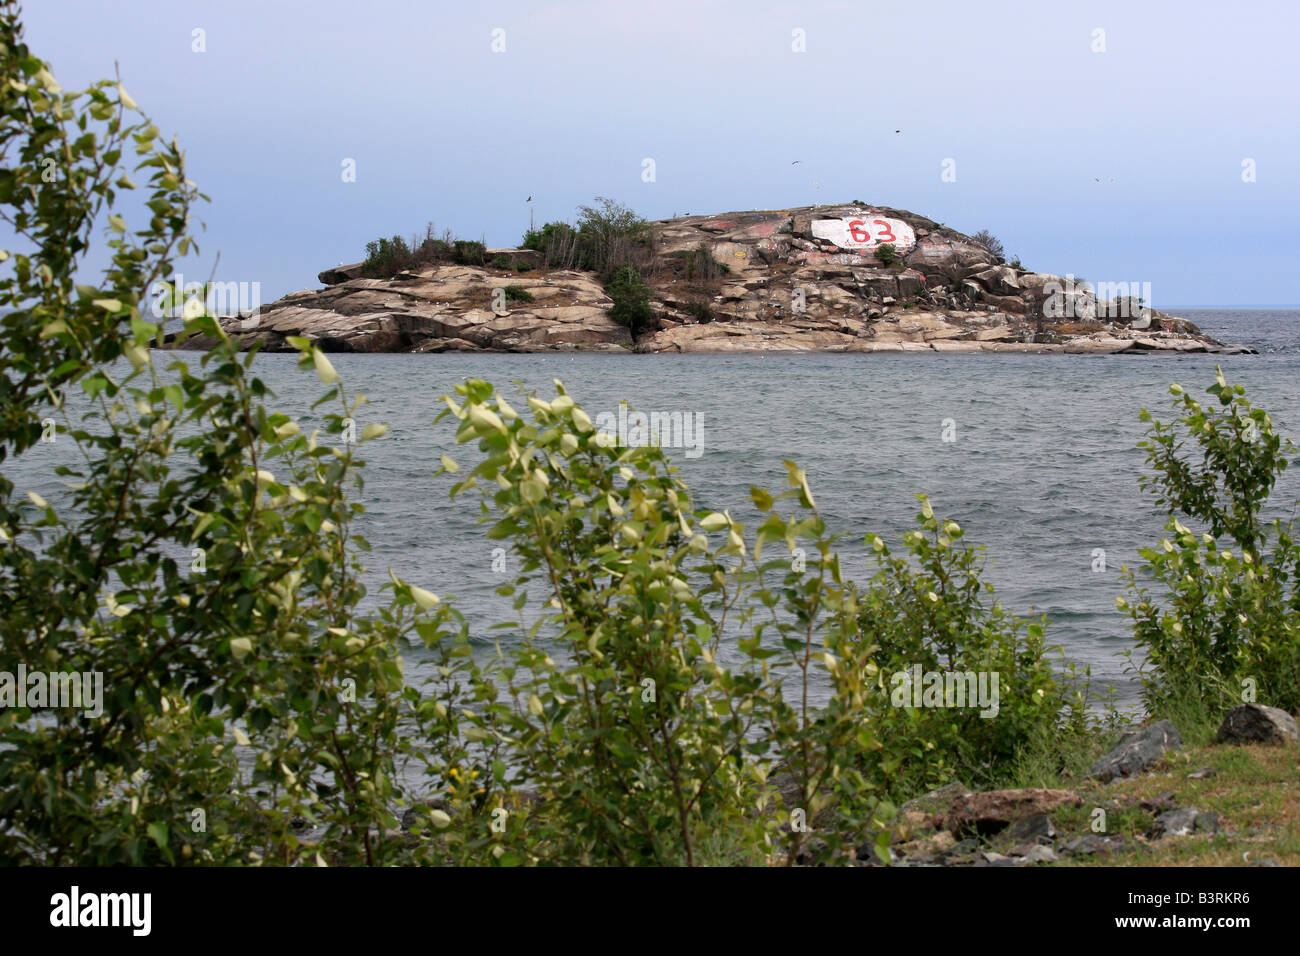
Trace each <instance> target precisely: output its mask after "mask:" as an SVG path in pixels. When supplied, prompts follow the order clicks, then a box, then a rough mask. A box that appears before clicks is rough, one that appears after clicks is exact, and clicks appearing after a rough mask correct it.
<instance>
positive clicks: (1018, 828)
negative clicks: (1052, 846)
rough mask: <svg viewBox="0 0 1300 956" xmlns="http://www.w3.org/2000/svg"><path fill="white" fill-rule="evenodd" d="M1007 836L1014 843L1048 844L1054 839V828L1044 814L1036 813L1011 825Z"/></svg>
mask: <svg viewBox="0 0 1300 956" xmlns="http://www.w3.org/2000/svg"><path fill="white" fill-rule="evenodd" d="M1007 836H1008V837H1009V838H1010V839H1011V840H1013V841H1014V842H1016V843H1050V842H1051V841H1052V840H1053V839H1055V838H1056V827H1055V826H1053V825H1052V818H1051V817H1049V816H1048V815H1047V814H1046V813H1036V814H1034V815H1033V816H1032V817H1025V818H1023V819H1020V820H1017V821H1015V822H1014V823H1012V824H1011V826H1010V827H1009V828H1008V829H1007Z"/></svg>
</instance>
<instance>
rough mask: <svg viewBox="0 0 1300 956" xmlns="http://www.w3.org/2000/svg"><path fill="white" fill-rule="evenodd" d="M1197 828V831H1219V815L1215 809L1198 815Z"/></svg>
mask: <svg viewBox="0 0 1300 956" xmlns="http://www.w3.org/2000/svg"><path fill="white" fill-rule="evenodd" d="M1195 830H1196V832H1197V833H1218V832H1219V815H1218V814H1217V813H1215V812H1214V811H1209V812H1207V813H1198V814H1197V815H1196V827H1195Z"/></svg>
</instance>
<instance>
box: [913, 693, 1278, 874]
mask: <svg viewBox="0 0 1300 956" xmlns="http://www.w3.org/2000/svg"><path fill="white" fill-rule="evenodd" d="M894 840H895V842H894V845H893V846H892V848H891V855H892V857H893V859H892V860H891V862H892V863H893V864H894V865H895V866H1032V865H1038V864H1061V865H1102V866H1156V865H1182V866H1191V865H1197V866H1243V865H1245V866H1296V865H1300V745H1297V734H1296V722H1295V719H1294V718H1293V717H1291V716H1290V715H1288V714H1286V713H1285V712H1283V711H1279V710H1275V709H1273V708H1266V707H1258V706H1256V705H1244V706H1242V707H1238V708H1236V709H1234V711H1232V713H1231V714H1229V716H1228V718H1227V719H1225V721H1224V725H1223V727H1222V728H1221V729H1220V732H1219V739H1218V740H1217V741H1216V742H1215V743H1214V744H1213V745H1211V746H1207V747H1197V748H1186V749H1184V748H1183V747H1182V744H1181V741H1179V739H1178V734H1177V731H1175V730H1174V728H1173V726H1172V725H1171V724H1170V723H1169V722H1168V721H1158V722H1156V723H1153V724H1151V725H1149V726H1147V727H1144V728H1141V729H1139V730H1138V731H1135V732H1133V733H1131V734H1129V735H1127V736H1126V737H1125V738H1124V739H1122V740H1121V742H1120V744H1119V745H1118V746H1117V747H1116V748H1115V749H1114V750H1112V751H1111V752H1110V753H1108V754H1106V755H1105V756H1103V757H1102V758H1101V759H1099V760H1098V761H1097V763H1096V764H1095V765H1094V766H1093V768H1092V769H1091V771H1090V772H1089V774H1088V775H1087V778H1086V779H1085V780H1083V781H1080V782H1079V784H1077V785H1075V786H1073V787H1072V788H1070V789H1056V788H1037V789H1025V790H1002V791H993V792H986V793H976V794H972V793H968V792H966V790H965V788H964V787H963V786H962V785H961V784H959V783H955V784H951V785H949V786H948V787H945V788H943V789H941V790H936V791H934V792H933V793H930V794H926V795H925V796H924V797H921V798H919V799H917V800H913V801H911V802H910V803H908V804H905V805H904V806H903V807H902V812H901V818H900V825H899V826H898V828H897V830H896V832H895V834H894Z"/></svg>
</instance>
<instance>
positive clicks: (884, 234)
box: [849, 219, 898, 242]
mask: <svg viewBox="0 0 1300 956" xmlns="http://www.w3.org/2000/svg"><path fill="white" fill-rule="evenodd" d="M871 224H872V225H873V226H879V227H880V231H879V232H878V233H877V235H876V241H877V242H897V241H898V237H897V236H895V235H894V230H893V229H891V228H890V227H889V222H888V221H887V220H884V219H873V220H871ZM864 225H865V224H864V223H863V221H862V220H861V219H854V220H853V221H852V222H850V223H849V235H850V236H852V237H853V241H854V242H870V241H871V230H869V229H866V228H863V227H864Z"/></svg>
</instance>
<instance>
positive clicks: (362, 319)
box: [176, 204, 1239, 355]
mask: <svg viewBox="0 0 1300 956" xmlns="http://www.w3.org/2000/svg"><path fill="white" fill-rule="evenodd" d="M651 227H652V228H651V232H652V235H653V242H652V245H651V252H650V265H649V266H648V267H647V268H646V269H645V270H644V272H645V274H646V281H647V283H648V284H649V286H650V287H651V289H652V299H651V305H652V307H653V309H654V311H655V313H656V316H657V320H658V321H657V324H658V328H657V329H655V330H653V331H650V332H647V333H646V334H643V335H642V336H641V337H640V338H639V339H637V340H635V341H634V340H633V338H632V336H631V335H630V334H629V332H628V330H627V329H625V328H623V327H621V326H619V325H618V324H616V323H615V322H614V321H613V320H611V319H610V318H609V317H608V315H607V314H606V310H607V309H608V308H609V307H610V306H611V305H612V302H611V300H610V299H609V298H608V297H607V296H606V295H605V292H604V290H603V288H602V286H601V285H600V282H599V281H598V278H597V277H596V276H595V275H594V274H592V273H584V272H570V271H559V270H550V269H546V268H544V264H543V263H542V261H541V254H540V253H536V252H532V251H530V250H515V249H490V250H488V251H487V252H488V259H487V261H488V262H490V263H493V264H492V265H484V266H467V265H452V264H434V265H430V266H428V267H427V268H422V269H419V270H417V271H415V272H406V273H401V274H399V275H398V276H396V277H395V278H392V279H370V278H365V277H364V275H363V269H362V266H361V264H353V265H346V266H338V267H336V268H333V269H326V270H324V271H322V272H321V273H320V276H319V278H320V281H321V282H322V283H323V284H324V285H325V288H324V289H320V290H315V291H303V292H294V293H291V294H290V295H287V296H285V297H284V298H282V299H280V300H278V301H276V302H273V303H271V304H270V305H266V306H263V307H262V308H261V309H260V310H259V311H258V312H256V313H245V314H241V315H240V316H235V317H231V318H228V319H225V320H223V327H224V328H225V329H226V331H227V332H228V333H229V334H231V335H237V336H239V337H240V338H241V340H242V341H243V342H244V343H246V344H250V345H251V344H254V343H258V344H260V345H261V347H262V348H263V349H265V350H272V351H274V350H283V349H288V348H289V346H288V345H287V344H286V343H285V338H286V336H290V335H300V336H303V337H305V338H307V339H310V340H312V341H315V342H317V343H318V344H319V345H320V347H321V348H322V349H324V350H326V351H356V352H398V351H407V352H429V351H446V350H459V351H479V350H488V351H524V352H528V351H546V350H566V349H570V350H572V349H582V350H617V351H624V350H635V351H641V352H745V351H777V352H925V353H933V352H1005V351H1018V352H1067V353H1079V354H1115V353H1124V354H1134V355H1141V354H1150V353H1152V352H1164V353H1184V352H1206V351H1220V350H1223V349H1224V348H1225V347H1224V346H1223V345H1222V344H1221V343H1219V342H1216V341H1214V340H1213V339H1210V338H1208V337H1206V336H1204V335H1201V334H1200V333H1199V330H1198V329H1197V328H1196V327H1195V326H1194V325H1192V324H1191V323H1189V322H1187V321H1185V320H1183V319H1177V318H1173V317H1171V316H1167V315H1164V314H1162V313H1159V312H1155V311H1154V310H1143V309H1142V308H1141V307H1140V305H1138V304H1137V300H1136V299H1135V298H1134V297H1133V295H1132V292H1133V291H1134V290H1130V289H1129V288H1128V286H1127V284H1125V283H1116V284H1113V286H1114V287H1112V286H1107V287H1105V289H1103V291H1104V292H1107V293H1114V295H1111V296H1110V297H1109V298H1108V299H1107V300H1105V301H1101V302H1099V301H1098V298H1097V294H1096V293H1095V292H1094V291H1093V290H1091V289H1090V288H1089V287H1087V285H1086V284H1078V283H1074V282H1073V281H1072V280H1071V279H1070V278H1069V277H1062V276H1056V275H1049V274H1045V273H1034V272H1028V271H1025V270H1023V269H1019V268H1014V267H1012V266H1009V265H1007V264H1005V263H1003V262H1000V261H997V260H996V259H995V257H994V256H992V255H991V254H990V253H989V252H988V251H987V250H986V249H985V248H984V247H983V246H981V245H979V244H978V243H976V242H975V241H974V240H972V239H971V238H970V237H968V236H965V235H963V234H961V233H959V232H956V231H954V230H952V229H948V228H946V227H944V226H942V225H940V224H938V223H936V222H934V221H932V220H930V219H926V218H925V217H923V216H918V215H916V214H914V213H910V212H907V211H905V210H897V209H890V208H888V207H876V206H868V205H861V204H849V205H843V206H821V207H802V208H797V209H783V210H774V211H765V212H748V213H723V214H721V215H716V216H687V217H682V218H677V219H669V220H663V221H659V222H655V223H651ZM886 247H888V249H889V251H884V250H885V248H886ZM1121 286H1122V287H1123V288H1119V287H1121ZM207 344H208V343H205V342H203V341H202V340H195V339H190V340H188V341H187V342H177V343H176V345H177V346H179V347H205V346H206V345H207ZM1238 348H1239V347H1238Z"/></svg>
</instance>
